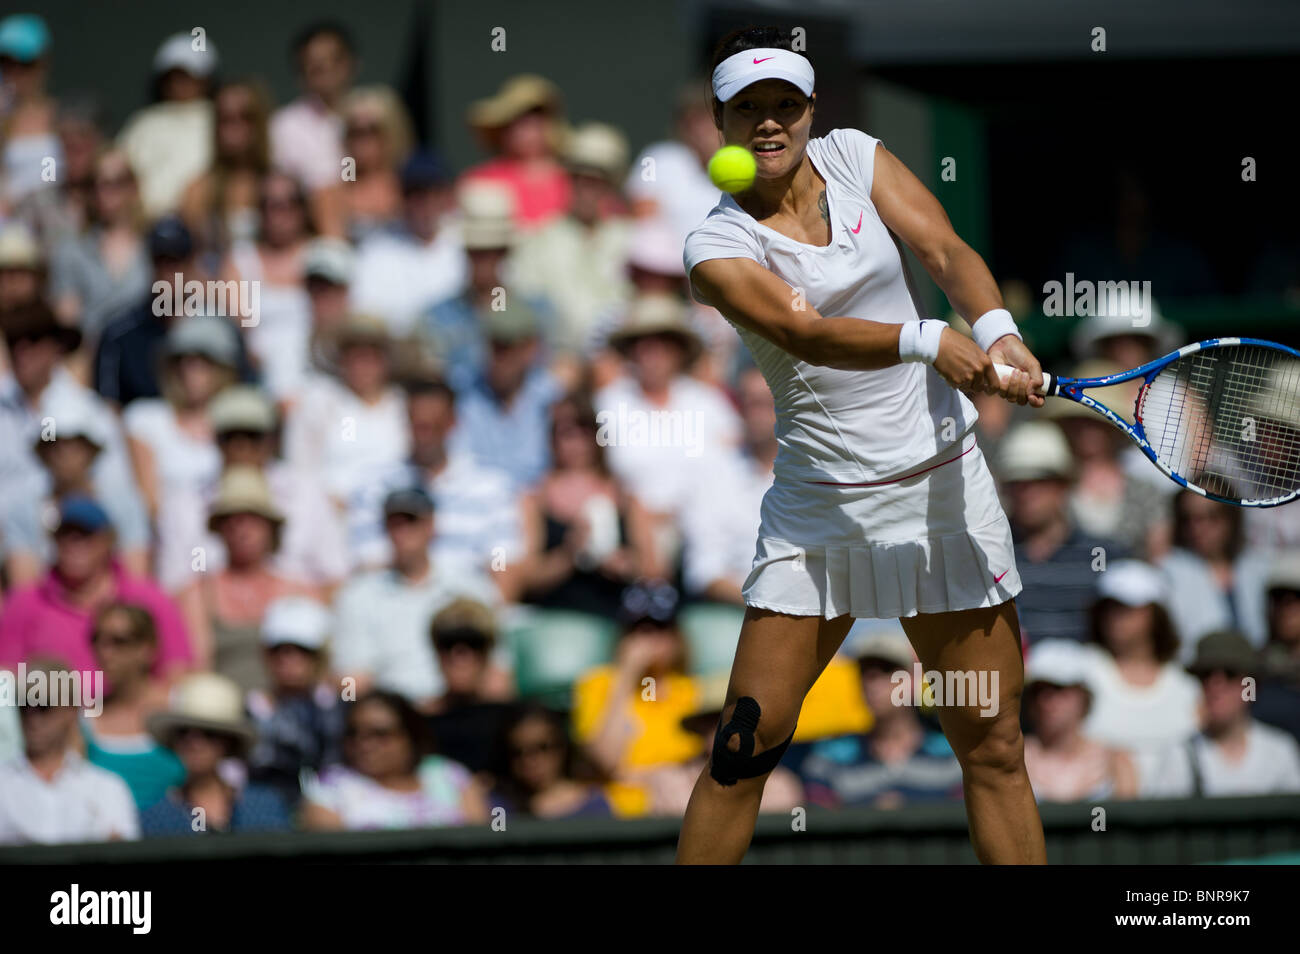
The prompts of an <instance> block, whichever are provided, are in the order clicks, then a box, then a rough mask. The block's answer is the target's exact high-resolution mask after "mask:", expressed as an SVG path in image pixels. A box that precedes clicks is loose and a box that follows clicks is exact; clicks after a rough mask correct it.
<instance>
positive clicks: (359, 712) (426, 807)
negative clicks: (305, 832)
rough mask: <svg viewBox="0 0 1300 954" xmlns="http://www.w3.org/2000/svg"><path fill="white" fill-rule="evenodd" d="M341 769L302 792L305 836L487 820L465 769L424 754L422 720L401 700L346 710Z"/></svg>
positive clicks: (365, 702) (372, 701)
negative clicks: (308, 833) (309, 831)
mask: <svg viewBox="0 0 1300 954" xmlns="http://www.w3.org/2000/svg"><path fill="white" fill-rule="evenodd" d="M346 718H347V722H346V726H345V728H344V736H343V739H344V741H343V752H344V758H345V764H343V765H337V766H333V767H331V768H327V769H325V771H323V772H322V773H321V774H320V777H319V778H318V779H316V780H314V781H313V782H312V783H311V784H309V785H307V786H305V787H304V789H303V799H304V802H305V805H304V808H303V824H304V825H305V826H306V827H307V828H309V829H317V830H331V829H340V828H345V829H349V830H359V829H372V830H373V829H381V828H387V829H393V828H426V827H434V826H447V825H465V824H470V823H474V822H482V821H486V820H487V805H486V803H485V800H484V795H483V792H482V790H481V788H480V787H479V786H477V785H476V784H475V783H474V782H473V779H472V778H471V776H470V774H469V772H468V771H467V770H466V769H465V767H464V766H463V765H459V764H457V763H456V762H453V761H451V760H450V759H447V758H444V757H442V756H440V755H433V754H430V753H431V752H432V743H431V742H430V740H429V737H428V732H427V730H426V728H425V725H424V721H423V719H422V718H421V717H420V714H419V713H418V712H416V711H415V709H413V708H412V707H411V705H410V703H408V702H407V701H406V700H405V699H403V698H402V697H401V696H399V695H396V694H393V693H387V692H374V693H369V694H367V695H364V696H362V697H361V698H360V699H358V700H357V701H356V703H355V704H354V705H351V706H349V707H348V711H347V716H346Z"/></svg>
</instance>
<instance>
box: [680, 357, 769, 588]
mask: <svg viewBox="0 0 1300 954" xmlns="http://www.w3.org/2000/svg"><path fill="white" fill-rule="evenodd" d="M736 392H737V398H738V400H739V402H740V422H741V446H740V453H738V454H735V455H730V454H727V455H721V456H718V457H717V458H715V459H712V460H709V461H708V462H707V463H705V464H703V465H701V468H700V472H699V473H697V474H696V475H695V478H694V479H693V480H692V481H691V483H690V487H689V489H688V490H687V492H686V499H685V502H684V503H683V505H682V509H681V512H680V515H679V517H678V519H677V529H678V532H679V533H680V535H681V538H682V572H683V579H684V580H685V582H686V590H687V592H688V593H689V594H690V595H691V596H694V597H697V598H701V599H707V600H714V601H717V602H721V603H732V604H734V605H736V606H741V605H743V604H744V598H743V596H742V595H741V588H742V586H743V585H744V582H745V579H746V577H748V576H749V570H750V566H751V565H752V564H753V562H754V540H755V538H756V537H757V536H758V514H759V508H760V507H761V506H762V502H763V495H764V494H766V493H767V490H768V488H769V487H771V486H772V467H773V465H774V464H775V463H776V454H777V440H776V405H775V402H773V400H772V392H771V390H770V389H769V388H768V386H767V381H766V380H765V379H764V378H763V374H762V372H761V371H759V370H758V369H757V368H749V369H747V370H745V371H743V372H741V375H740V378H739V380H738V381H737V385H736ZM705 469H707V473H706V472H704V471H705Z"/></svg>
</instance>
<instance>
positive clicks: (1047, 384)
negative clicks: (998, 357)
mask: <svg viewBox="0 0 1300 954" xmlns="http://www.w3.org/2000/svg"><path fill="white" fill-rule="evenodd" d="M993 367H994V369H995V370H996V371H997V372H998V377H999V378H1001V379H1002V380H1003V381H1005V380H1006V379H1007V378H1009V377H1011V375H1012V374H1014V373H1015V370H1016V369H1015V368H1013V367H1011V365H1009V364H998V363H996V362H994V364H993ZM1051 386H1052V376H1051V375H1050V374H1048V373H1047V372H1046V371H1044V372H1043V380H1042V384H1041V385H1040V387H1039V388H1038V389H1037V390H1038V393H1039V394H1046V393H1047V392H1048V390H1049V389H1050V388H1051Z"/></svg>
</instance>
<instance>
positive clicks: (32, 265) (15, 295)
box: [0, 222, 80, 350]
mask: <svg viewBox="0 0 1300 954" xmlns="http://www.w3.org/2000/svg"><path fill="white" fill-rule="evenodd" d="M47 272H48V270H47V268H46V259H45V252H44V251H43V250H42V249H41V245H40V243H39V242H38V241H37V240H36V236H35V235H33V234H32V231H31V229H29V228H28V227H27V226H25V225H23V224H22V223H21V222H13V223H9V224H6V225H2V226H0V316H3V315H6V314H8V313H10V312H14V311H18V310H19V309H22V308H24V307H28V306H32V305H36V304H38V302H39V300H40V298H41V293H42V291H43V290H44V288H45V280H46V277H47ZM78 343H80V342H78ZM74 349H75V346H74V347H73V348H72V349H69V350H74Z"/></svg>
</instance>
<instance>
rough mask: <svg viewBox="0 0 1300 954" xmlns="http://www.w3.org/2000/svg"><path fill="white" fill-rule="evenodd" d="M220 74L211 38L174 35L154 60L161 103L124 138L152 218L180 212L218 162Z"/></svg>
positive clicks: (133, 120)
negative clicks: (215, 132) (214, 87)
mask: <svg viewBox="0 0 1300 954" xmlns="http://www.w3.org/2000/svg"><path fill="white" fill-rule="evenodd" d="M216 69H217V50H216V47H214V46H213V45H212V43H210V42H209V41H208V40H207V38H206V37H193V36H191V35H190V34H189V33H175V34H173V35H172V36H169V37H168V38H167V39H166V40H164V41H163V43H162V45H161V46H160V47H158V52H157V53H156V54H155V55H154V59H153V75H154V83H155V91H156V101H155V102H154V103H153V105H151V106H147V107H145V108H144V109H141V110H139V111H138V112H136V113H135V114H134V115H132V116H131V117H130V118H129V119H127V121H126V125H125V126H124V127H123V128H122V132H121V134H120V135H119V136H118V145H120V146H121V147H122V148H123V149H124V150H126V154H127V156H129V157H130V159H131V167H132V168H133V169H135V171H136V175H137V176H139V178H140V196H141V199H142V200H143V202H144V211H145V214H146V215H147V216H148V217H149V218H151V219H152V218H157V217H158V216H160V215H164V214H166V213H168V212H173V211H175V210H176V209H177V207H178V206H179V205H180V202H181V197H182V195H183V194H184V191H185V187H186V186H187V185H189V184H190V183H191V182H193V181H194V180H195V179H197V178H198V177H199V176H200V175H202V174H203V171H204V170H205V169H207V168H208V166H209V165H211V163H212V126H213V109H212V100H211V99H209V93H210V87H211V82H212V77H213V74H214V73H215V72H216Z"/></svg>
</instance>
